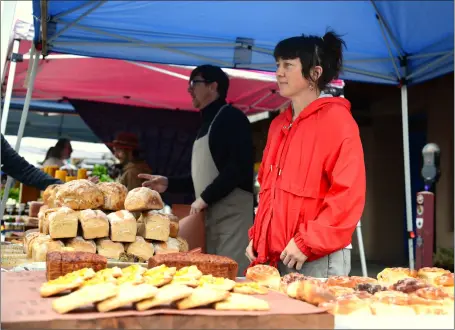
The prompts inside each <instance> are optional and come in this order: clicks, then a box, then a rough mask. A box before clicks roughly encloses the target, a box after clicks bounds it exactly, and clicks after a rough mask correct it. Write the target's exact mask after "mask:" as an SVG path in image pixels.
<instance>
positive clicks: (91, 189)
mask: <svg viewBox="0 0 455 330" xmlns="http://www.w3.org/2000/svg"><path fill="white" fill-rule="evenodd" d="M56 203H57V204H58V206H67V207H69V208H71V209H73V210H85V209H97V208H99V207H101V206H103V204H104V196H103V193H102V192H101V190H100V189H99V188H98V186H97V185H96V184H94V183H93V182H91V181H89V180H73V181H70V182H67V183H65V184H63V185H61V187H59V188H58V191H57V194H56Z"/></svg>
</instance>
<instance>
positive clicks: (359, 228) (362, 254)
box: [355, 221, 368, 277]
mask: <svg viewBox="0 0 455 330" xmlns="http://www.w3.org/2000/svg"><path fill="white" fill-rule="evenodd" d="M355 232H356V234H357V241H358V242H359V254H360V265H361V266H362V276H365V277H368V270H367V260H366V258H365V246H364V245H363V236H362V221H359V222H358V223H357V226H356V228H355Z"/></svg>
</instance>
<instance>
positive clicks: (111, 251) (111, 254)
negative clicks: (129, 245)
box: [96, 238, 125, 260]
mask: <svg viewBox="0 0 455 330" xmlns="http://www.w3.org/2000/svg"><path fill="white" fill-rule="evenodd" d="M96 251H97V253H98V254H99V255H101V256H104V257H106V258H108V259H116V260H118V259H119V258H120V254H122V253H124V252H125V247H124V245H123V243H120V242H112V241H111V240H110V239H107V238H101V239H99V240H97V241H96Z"/></svg>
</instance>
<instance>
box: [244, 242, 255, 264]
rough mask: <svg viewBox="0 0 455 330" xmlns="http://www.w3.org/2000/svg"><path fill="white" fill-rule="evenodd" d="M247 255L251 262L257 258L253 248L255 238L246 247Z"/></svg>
mask: <svg viewBox="0 0 455 330" xmlns="http://www.w3.org/2000/svg"><path fill="white" fill-rule="evenodd" d="M245 255H246V257H247V258H248V260H249V261H250V262H253V261H254V260H256V255H255V253H254V250H253V240H251V241H250V243H249V244H248V246H247V247H246V250H245Z"/></svg>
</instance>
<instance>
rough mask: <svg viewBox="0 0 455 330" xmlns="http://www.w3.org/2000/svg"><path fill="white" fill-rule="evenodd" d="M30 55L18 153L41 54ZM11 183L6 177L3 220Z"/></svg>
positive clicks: (1, 215) (0, 213)
mask: <svg viewBox="0 0 455 330" xmlns="http://www.w3.org/2000/svg"><path fill="white" fill-rule="evenodd" d="M32 54H34V58H33V64H32V72H31V75H30V82H29V84H28V88H27V95H26V96H25V101H24V109H23V110H22V116H21V122H20V124H19V130H18V132H17V140H16V145H15V147H14V150H16V152H19V149H20V147H21V140H22V137H23V136H24V129H25V124H26V122H27V116H28V109H29V108H30V102H31V100H32V93H33V86H34V85H35V78H36V72H37V69H38V63H39V57H40V54H41V52H39V51H36V50H35V47H34V46H32ZM12 183H13V178H12V177H10V176H8V179H7V180H6V185H5V190H4V193H3V198H2V205H1V206H0V219H3V215H4V213H5V207H6V202H7V201H8V196H9V190H10V189H11V186H12Z"/></svg>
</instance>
